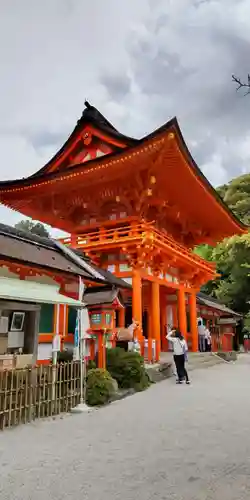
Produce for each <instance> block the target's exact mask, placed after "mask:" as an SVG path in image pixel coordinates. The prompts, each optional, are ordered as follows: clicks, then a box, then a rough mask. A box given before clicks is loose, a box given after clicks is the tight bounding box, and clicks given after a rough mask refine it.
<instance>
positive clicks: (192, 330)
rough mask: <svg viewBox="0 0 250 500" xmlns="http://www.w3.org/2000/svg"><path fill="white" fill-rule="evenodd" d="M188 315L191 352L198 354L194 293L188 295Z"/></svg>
mask: <svg viewBox="0 0 250 500" xmlns="http://www.w3.org/2000/svg"><path fill="white" fill-rule="evenodd" d="M189 314H190V333H191V339H192V351H193V352H198V350H199V349H198V347H199V346H198V328H197V305H196V293H195V292H194V291H192V292H191V293H190V294H189Z"/></svg>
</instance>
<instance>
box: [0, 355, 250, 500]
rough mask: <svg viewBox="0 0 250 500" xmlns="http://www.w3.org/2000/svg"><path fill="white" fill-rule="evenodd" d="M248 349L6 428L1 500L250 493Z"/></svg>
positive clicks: (233, 497)
mask: <svg viewBox="0 0 250 500" xmlns="http://www.w3.org/2000/svg"><path fill="white" fill-rule="evenodd" d="M249 382H250V356H249V357H247V355H242V357H241V358H240V361H238V362H237V363H235V364H220V365H217V366H215V367H213V368H208V369H206V370H196V371H194V372H192V385H191V386H176V385H175V383H174V379H169V380H166V381H164V382H161V383H159V384H156V385H154V386H152V387H151V388H150V389H149V390H148V391H146V392H144V393H140V394H137V395H135V396H132V397H130V398H127V399H125V400H123V401H119V402H116V403H114V404H112V405H110V406H108V407H106V408H103V409H101V410H98V411H94V412H93V413H91V414H84V415H74V416H66V417H65V418H63V419H57V420H50V421H43V422H38V423H34V424H30V425H26V426H22V427H19V428H17V429H14V430H11V431H5V432H3V433H2V434H1V435H0V474H1V475H0V477H1V480H0V494H1V495H0V498H1V500H9V499H11V500H16V499H18V500H28V499H32V500H52V499H53V500H57V499H58V500H59V499H60V500H64V499H66V498H67V499H72V500H88V499H93V500H107V499H108V500H113V499H119V500H132V499H133V500H153V499H157V500H162V499H174V500H181V499H183V500H184V499H185V500H191V499H192V500H205V499H206V500H246V499H247V500H249V498H250V397H249Z"/></svg>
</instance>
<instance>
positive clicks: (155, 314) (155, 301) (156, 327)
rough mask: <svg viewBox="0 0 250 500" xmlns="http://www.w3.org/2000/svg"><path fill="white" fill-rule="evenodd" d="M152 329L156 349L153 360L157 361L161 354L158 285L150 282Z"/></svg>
mask: <svg viewBox="0 0 250 500" xmlns="http://www.w3.org/2000/svg"><path fill="white" fill-rule="evenodd" d="M152 327H153V337H154V339H155V347H156V352H155V358H156V361H159V359H160V352H161V345H160V344H161V325H160V285H159V283H157V282H156V281H153V282H152Z"/></svg>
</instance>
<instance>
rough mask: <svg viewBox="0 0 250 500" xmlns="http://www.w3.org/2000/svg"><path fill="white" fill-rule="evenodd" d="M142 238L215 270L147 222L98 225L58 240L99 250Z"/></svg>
mask: <svg viewBox="0 0 250 500" xmlns="http://www.w3.org/2000/svg"><path fill="white" fill-rule="evenodd" d="M142 239H150V240H151V242H152V243H156V244H157V246H158V247H159V248H162V249H163V250H165V251H169V252H171V254H172V253H174V254H175V255H176V256H178V257H179V258H181V259H183V257H185V258H186V259H187V260H189V261H190V262H192V263H196V264H197V265H199V267H202V268H203V269H204V270H206V271H207V272H209V273H211V271H212V272H214V270H215V265H214V264H213V263H211V262H207V261H206V260H204V259H202V258H201V257H199V256H198V255H197V254H194V253H193V252H192V251H190V250H189V249H188V248H186V247H185V246H184V245H181V244H180V243H177V242H176V241H175V240H174V239H173V238H172V237H171V236H169V235H168V234H166V233H163V232H161V231H159V230H158V229H156V228H155V227H154V226H153V225H152V224H149V223H138V224H133V223H131V224H130V225H126V226H123V227H114V228H111V229H105V228H103V227H100V229H99V230H97V231H93V232H88V233H83V234H81V235H78V236H77V235H76V236H72V237H67V238H64V239H61V240H60V241H61V242H62V243H64V244H65V245H70V246H72V247H73V248H82V249H83V250H85V251H86V250H90V249H94V248H98V249H100V250H101V249H105V248H107V247H110V248H112V247H113V248H114V247H117V246H118V245H120V244H122V243H123V244H124V243H125V242H126V243H133V242H138V241H141V240H142Z"/></svg>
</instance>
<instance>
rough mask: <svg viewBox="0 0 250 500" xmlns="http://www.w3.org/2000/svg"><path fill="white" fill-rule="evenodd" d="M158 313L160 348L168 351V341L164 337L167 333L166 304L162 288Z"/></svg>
mask: <svg viewBox="0 0 250 500" xmlns="http://www.w3.org/2000/svg"><path fill="white" fill-rule="evenodd" d="M160 305H161V306H160V315H161V348H162V351H164V352H167V351H168V341H167V339H166V335H167V304H166V294H165V293H164V290H163V291H162V293H161V298H160Z"/></svg>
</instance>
